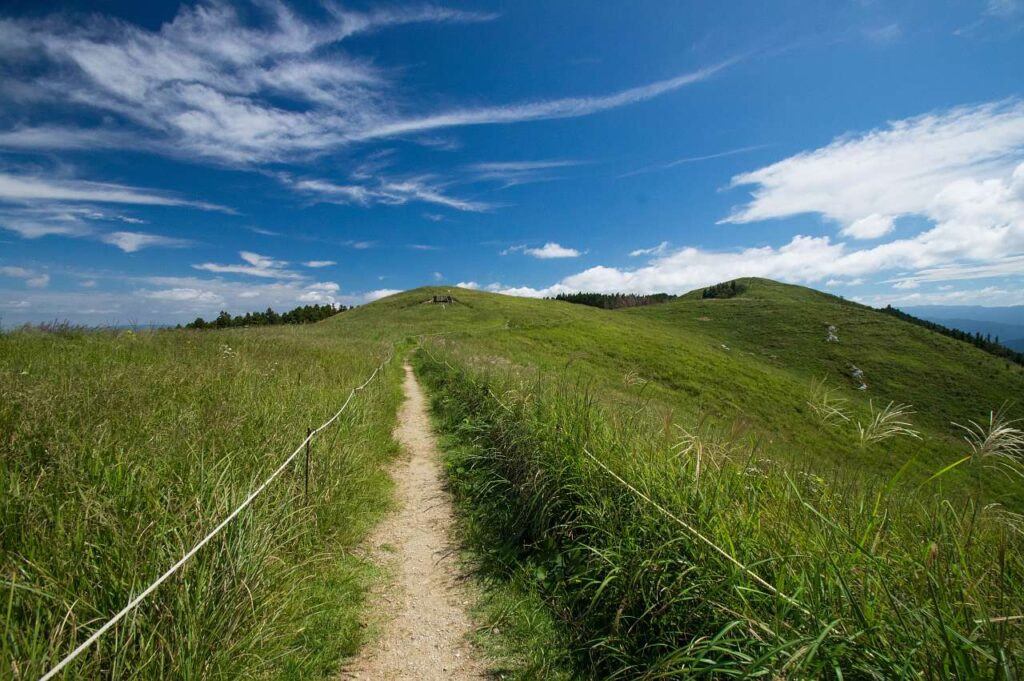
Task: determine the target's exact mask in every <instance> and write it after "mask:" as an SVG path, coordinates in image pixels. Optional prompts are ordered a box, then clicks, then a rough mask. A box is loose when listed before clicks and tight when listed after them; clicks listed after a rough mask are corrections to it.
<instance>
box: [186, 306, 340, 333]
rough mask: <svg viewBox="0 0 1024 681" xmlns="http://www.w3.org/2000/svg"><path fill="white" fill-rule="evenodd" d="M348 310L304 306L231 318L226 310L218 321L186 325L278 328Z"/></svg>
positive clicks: (196, 321)
mask: <svg viewBox="0 0 1024 681" xmlns="http://www.w3.org/2000/svg"><path fill="white" fill-rule="evenodd" d="M347 309H348V308H347V307H345V306H344V305H331V304H328V303H325V304H323V305H302V306H301V307H297V308H295V309H294V310H289V311H288V312H284V313H277V312H274V309H273V308H270V307H268V308H267V309H266V311H265V312H246V313H245V314H244V315H235V316H234V317H232V316H231V314H230V313H229V312H227V311H226V310H221V313H220V314H219V315H217V318H216V319H212V320H210V321H206V320H205V319H203V318H202V317H196V319H195V321H192V322H189V323H188V324H186V325H185V328H186V329H229V328H234V327H240V326H276V325H278V324H311V323H313V322H318V321H320V320H321V319H327V318H328V317H331V316H333V315H336V314H338V313H339V312H344V311H345V310H347ZM179 326H180V325H179Z"/></svg>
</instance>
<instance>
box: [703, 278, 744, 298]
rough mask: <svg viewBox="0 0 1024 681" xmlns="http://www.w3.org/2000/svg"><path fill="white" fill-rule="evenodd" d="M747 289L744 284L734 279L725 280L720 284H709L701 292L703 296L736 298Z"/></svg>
mask: <svg viewBox="0 0 1024 681" xmlns="http://www.w3.org/2000/svg"><path fill="white" fill-rule="evenodd" d="M746 290H747V287H746V286H745V285H744V284H741V283H740V282H738V281H736V280H735V279H733V280H732V281H723V282H722V283H720V284H715V285H714V286H708V287H707V288H706V289H704V292H703V293H702V294H701V296H700V297H701V298H735V297H736V296H738V295H739V294H741V293H743V292H744V291H746Z"/></svg>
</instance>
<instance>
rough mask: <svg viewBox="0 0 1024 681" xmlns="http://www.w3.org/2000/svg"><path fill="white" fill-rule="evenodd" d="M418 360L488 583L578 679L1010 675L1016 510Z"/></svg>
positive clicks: (445, 358)
mask: <svg viewBox="0 0 1024 681" xmlns="http://www.w3.org/2000/svg"><path fill="white" fill-rule="evenodd" d="M433 352H434V353H435V354H438V352H439V351H437V350H434V351H433ZM417 362H418V369H419V372H420V375H421V376H422V377H423V378H424V380H425V381H426V382H427V384H428V385H429V387H430V389H431V391H432V393H433V394H434V396H435V399H434V408H435V414H436V415H437V418H438V420H439V423H440V425H441V427H442V428H443V429H444V430H445V431H446V432H448V433H449V434H450V435H451V436H452V437H454V438H455V440H456V441H457V442H458V443H460V445H459V446H457V447H453V448H452V449H451V450H450V451H451V453H450V455H449V456H450V458H449V462H448V470H449V474H450V477H451V481H452V486H453V489H454V491H455V493H456V496H457V499H458V500H459V501H460V504H461V506H462V508H463V509H464V510H465V512H466V515H467V518H468V520H467V526H468V527H469V528H470V530H471V532H470V534H469V540H470V541H471V543H472V545H473V546H474V547H475V549H476V552H477V553H478V554H479V555H480V556H481V560H482V567H481V569H482V570H483V572H484V573H485V574H488V575H490V576H491V577H492V578H501V579H506V580H516V581H518V583H520V584H522V585H523V586H524V587H525V588H528V589H529V590H530V591H531V592H532V593H535V594H537V596H538V597H539V598H540V599H542V600H543V602H545V603H546V606H547V609H548V611H549V612H550V614H551V615H552V617H554V618H555V620H556V621H557V622H558V623H559V628H560V630H561V631H562V633H563V634H564V636H565V640H566V641H568V644H567V645H568V646H569V648H570V649H571V654H572V657H573V659H574V660H575V665H576V667H577V669H578V670H579V671H580V672H582V673H583V674H585V675H589V676H594V677H597V678H610V679H619V678H645V679H658V678H698V677H707V678H772V679H774V678H826V679H895V678H923V679H936V680H938V679H968V678H970V679H974V678H987V679H1014V678H1019V675H1020V673H1021V671H1022V663H1021V660H1022V659H1024V629H1022V627H1024V619H1022V618H1021V615H1024V611H1022V610H1021V608H1022V605H1021V604H1022V603H1024V558H1022V553H1021V549H1022V548H1024V536H1022V535H1021V533H1020V530H1021V527H1020V524H1019V516H1015V515H1013V514H1010V513H1006V512H1005V511H1003V510H1002V509H1000V508H998V507H994V506H985V505H983V504H982V503H981V502H980V501H977V500H976V499H975V500H972V499H967V500H966V501H956V502H954V501H950V500H947V499H944V498H942V497H941V496H939V495H938V493H937V489H936V488H935V487H934V486H926V487H925V488H922V489H920V490H917V491H916V492H915V491H913V490H914V489H915V488H912V487H911V486H910V485H904V484H903V483H902V482H901V480H900V475H897V476H896V477H895V479H893V480H891V481H889V482H887V483H884V484H883V483H880V482H878V481H873V480H872V479H871V478H868V477H859V476H852V475H848V474H837V475H836V476H834V477H832V478H830V479H826V478H824V477H822V476H821V475H820V472H819V473H814V472H812V471H810V470H801V469H798V468H795V467H794V466H793V465H792V464H785V465H783V464H781V463H778V462H775V461H769V460H766V459H765V458H764V454H763V450H762V448H761V445H760V444H759V443H758V441H757V440H756V439H755V438H754V437H752V436H751V437H746V438H743V437H740V438H730V437H728V436H726V435H723V434H722V432H720V431H719V430H716V429H715V428H712V427H706V426H701V424H700V423H698V424H684V425H686V426H687V427H686V430H684V431H680V430H678V429H671V428H666V424H665V423H664V420H663V419H662V418H661V417H659V416H658V415H656V414H654V413H651V410H648V409H645V408H644V406H643V404H633V405H621V404H620V405H618V406H617V407H616V408H610V407H609V405H607V404H605V403H603V402H602V400H601V399H599V398H598V396H596V395H595V394H593V392H592V391H590V390H588V389H587V387H586V386H585V385H584V386H581V385H578V384H577V383H574V382H573V381H571V380H568V379H567V378H566V377H562V378H561V379H558V378H557V377H548V378H547V379H543V378H536V379H530V380H528V381H524V380H523V379H521V378H517V377H516V376H515V375H512V374H508V373H500V372H497V371H495V370H493V369H492V370H482V369H479V370H478V369H473V370H466V369H465V368H463V367H464V366H465V365H464V364H462V363H460V362H459V360H458V359H457V358H456V357H455V356H454V355H449V354H446V353H444V352H441V354H440V355H439V356H438V357H437V359H436V360H435V359H433V358H432V356H431V355H428V354H424V353H421V354H419V355H418V358H417ZM882 413H884V410H883V412H876V414H875V416H878V414H882ZM889 413H891V414H895V416H892V418H890V419H888V420H887V419H885V418H884V417H880V423H881V424H882V425H881V426H879V428H880V430H879V431H878V432H882V430H884V428H883V426H884V425H885V424H886V423H887V422H888V423H890V425H892V423H893V422H903V421H905V419H904V418H903V417H904V416H905V415H906V414H905V411H904V413H903V414H902V415H901V414H900V413H899V410H897V409H896V408H892V409H889ZM809 416H810V415H809ZM897 427H898V428H909V425H904V424H900V423H898V424H897ZM673 433H674V435H671V434H673ZM680 433H681V434H680ZM879 446H881V445H879ZM591 455H592V457H593V458H591ZM710 460H713V461H714V464H713V465H712V464H710ZM698 470H699V473H698Z"/></svg>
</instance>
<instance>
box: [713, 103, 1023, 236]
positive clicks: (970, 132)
mask: <svg viewBox="0 0 1024 681" xmlns="http://www.w3.org/2000/svg"><path fill="white" fill-rule="evenodd" d="M1021 160H1024V102H1020V101H1012V102H996V103H989V104H983V105H980V106H973V107H960V108H956V109H952V110H949V111H942V112H937V113H929V114H926V115H923V116H918V117H916V118H910V119H906V120H901V121H895V122H893V123H890V124H889V126H888V127H886V128H882V129H878V130H872V131H870V132H868V133H865V134H861V135H847V136H843V137H840V138H838V139H836V140H835V141H833V142H832V143H831V144H829V145H828V146H825V147H822V148H821V149H817V150H815V151H810V152H805V153H802V154H797V155H796V156H791V157H790V158H787V159H784V160H782V161H779V162H778V163H774V164H772V165H769V166H766V167H764V168H760V169H758V170H754V171H752V172H748V173H742V174H740V175H737V176H736V177H734V178H733V179H732V186H733V187H743V186H753V187H754V189H753V191H752V195H753V197H752V200H751V201H750V202H749V203H748V204H747V205H745V206H743V207H741V208H739V209H737V210H736V211H734V212H733V213H732V215H730V216H729V217H727V218H726V219H725V220H724V222H733V223H745V222H756V221H759V220H769V219H773V218H783V217H789V216H792V215H797V214H800V213H818V214H820V215H823V216H824V217H826V218H828V219H830V220H833V221H835V222H837V223H838V224H839V225H840V226H842V227H847V228H849V227H850V226H852V225H854V224H855V223H856V222H857V221H859V220H864V219H866V218H869V217H871V216H885V217H891V218H895V217H899V216H903V215H920V216H924V217H927V218H931V219H933V220H940V219H942V218H944V217H946V213H948V212H949V211H950V210H951V209H952V208H953V206H952V205H951V203H953V202H954V200H955V198H956V197H954V196H952V195H951V193H956V192H958V191H959V192H962V191H964V190H965V189H966V188H965V187H964V186H963V183H965V182H966V183H973V185H974V186H977V185H981V184H984V183H986V182H988V181H991V180H1002V181H1004V182H1005V181H1006V180H1007V179H1008V178H1009V177H1010V175H1011V174H1012V173H1013V171H1014V168H1015V167H1016V166H1017V164H1019V163H1020V162H1021Z"/></svg>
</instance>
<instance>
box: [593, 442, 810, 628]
mask: <svg viewBox="0 0 1024 681" xmlns="http://www.w3.org/2000/svg"><path fill="white" fill-rule="evenodd" d="M583 453H584V454H586V455H587V456H588V457H590V459H591V460H592V461H593V462H594V463H596V464H597V465H598V466H600V467H601V468H603V469H604V471H605V472H606V473H608V475H610V476H612V477H613V478H615V480H617V481H618V482H619V483H620V484H621V485H623V486H624V487H625V488H626V489H628V490H629V491H630V492H632V493H633V494H635V495H636V496H638V497H640V498H641V499H643V500H644V501H646V502H647V503H649V504H650V505H651V506H653V507H654V508H656V509H658V510H659V511H661V512H662V513H664V514H665V516H667V517H668V518H671V519H672V520H674V521H675V522H677V523H679V525H681V526H682V527H683V529H685V530H686V531H687V532H689V533H690V534H692V535H693V536H695V537H697V539H700V540H701V541H702V542H704V543H705V544H707V545H708V546H710V547H711V548H712V549H714V550H715V551H716V552H717V553H718V554H720V555H721V556H722V557H723V558H725V559H726V560H728V561H729V562H730V563H732V564H733V565H735V566H736V567H738V568H739V569H740V570H742V571H743V572H744V573H745V574H746V575H747V576H748V577H750V578H751V579H753V580H754V581H755V582H757V583H758V584H760V585H761V586H763V587H764V588H765V589H768V591H770V592H771V593H773V594H775V595H776V596H778V597H779V598H781V599H782V600H784V601H786V602H787V603H789V604H790V605H792V606H793V607H795V608H798V609H799V610H801V611H802V612H803V613H804V614H805V615H810V616H811V617H814V618H815V619H817V616H815V615H814V613H812V612H811V611H810V610H808V609H807V608H806V607H805V606H804V605H803V604H802V603H800V602H799V601H797V600H796V599H795V598H793V597H792V596H789V595H787V594H784V593H783V592H781V591H779V590H778V589H776V588H775V587H774V586H772V585H771V584H770V583H769V582H768V581H767V580H765V579H764V578H763V577H761V575H759V574H757V573H756V572H754V571H753V570H751V569H750V568H748V567H747V566H746V565H744V564H743V563H741V562H740V561H739V560H737V559H736V558H734V557H733V556H732V555H731V554H730V553H729V552H728V551H726V550H725V549H723V548H722V547H720V546H719V545H718V544H716V543H715V542H713V541H711V540H710V539H708V538H707V537H705V536H704V535H703V534H702V533H701V532H700V531H699V530H698V529H697V528H695V527H693V526H692V525H690V524H689V523H688V522H686V521H685V520H683V519H682V518H680V517H679V516H677V515H676V514H674V513H672V512H671V511H669V510H668V509H667V508H665V507H664V506H662V505H661V504H659V503H658V502H657V501H655V500H654V499H652V498H650V497H649V496H647V495H646V494H644V493H643V492H641V491H640V490H638V489H637V488H636V487H634V486H633V485H631V484H629V483H628V482H626V481H625V480H624V479H623V478H622V477H620V476H619V474H618V473H616V472H615V471H613V470H612V469H611V468H609V467H608V466H607V465H606V464H605V463H604V462H603V461H601V460H600V459H598V458H597V457H596V456H594V455H593V454H591V453H590V452H589V451H587V449H586V447H584V448H583Z"/></svg>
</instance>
